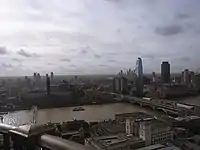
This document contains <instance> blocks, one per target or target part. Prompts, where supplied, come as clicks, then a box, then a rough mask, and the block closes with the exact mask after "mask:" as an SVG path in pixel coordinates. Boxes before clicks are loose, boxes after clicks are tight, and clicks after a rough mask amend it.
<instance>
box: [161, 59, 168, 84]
mask: <svg viewBox="0 0 200 150" xmlns="http://www.w3.org/2000/svg"><path fill="white" fill-rule="evenodd" d="M161 78H162V82H163V83H170V64H169V62H167V61H164V62H162V64H161Z"/></svg>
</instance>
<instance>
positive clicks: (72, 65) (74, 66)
mask: <svg viewBox="0 0 200 150" xmlns="http://www.w3.org/2000/svg"><path fill="white" fill-rule="evenodd" d="M69 66H70V67H72V68H76V67H77V66H76V65H75V64H70V65H69Z"/></svg>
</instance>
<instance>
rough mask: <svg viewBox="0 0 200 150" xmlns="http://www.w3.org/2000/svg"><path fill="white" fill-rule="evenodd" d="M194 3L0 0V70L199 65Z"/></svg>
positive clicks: (70, 70)
mask: <svg viewBox="0 0 200 150" xmlns="http://www.w3.org/2000/svg"><path fill="white" fill-rule="evenodd" d="M199 6H200V1H199V0H189V1H188V0H162V1H161V0H151V2H150V1H149V0H95V1H94V0H67V1H66V0H34V1H33V0H18V1H13V0H2V1H1V2H0V17H1V25H0V33H1V34H0V41H1V46H0V57H1V58H0V64H1V65H0V67H1V68H0V69H1V72H0V75H1V76H2V75H32V73H33V72H41V74H46V73H48V72H51V71H54V72H55V74H111V73H117V72H118V71H119V70H121V69H126V68H134V67H135V61H136V59H137V58H138V57H142V58H143V63H144V71H145V72H152V71H155V72H160V63H161V62H162V61H166V60H167V61H169V62H170V63H171V66H172V72H179V71H181V70H182V69H184V68H189V69H192V70H194V71H196V70H198V68H200V66H198V64H200V59H199V56H200V50H199V49H200V44H199V40H198V39H199V37H200V20H199V19H198V18H199V14H200V9H199Z"/></svg>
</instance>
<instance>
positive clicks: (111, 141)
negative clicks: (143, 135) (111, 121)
mask: <svg viewBox="0 0 200 150" xmlns="http://www.w3.org/2000/svg"><path fill="white" fill-rule="evenodd" d="M85 145H86V146H89V147H91V148H93V149H96V150H105V149H106V150H122V149H126V150H133V149H138V148H141V147H144V146H145V141H144V140H142V139H140V138H138V137H134V136H127V135H126V134H117V135H110V136H101V137H94V138H88V139H86V140H85Z"/></svg>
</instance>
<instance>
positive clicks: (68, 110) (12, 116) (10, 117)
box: [3, 103, 161, 125]
mask: <svg viewBox="0 0 200 150" xmlns="http://www.w3.org/2000/svg"><path fill="white" fill-rule="evenodd" d="M82 107H83V108H84V109H85V110H84V111H73V109H74V108H75V107H63V108H51V109H40V110H38V111H37V113H36V114H35V117H34V111H33V110H22V111H17V112H12V113H9V114H7V115H4V120H3V122H4V123H6V124H12V125H22V124H27V123H30V122H32V121H33V118H35V121H36V124H44V123H48V122H53V123H56V122H62V121H69V120H74V119H77V120H79V119H84V120H86V121H103V120H108V119H114V116H115V114H120V113H131V112H138V111H141V112H145V113H148V114H152V115H156V114H157V113H158V112H156V111H153V110H151V109H148V108H146V109H145V108H143V107H140V106H137V105H132V104H129V103H114V104H104V105H84V106H82ZM160 113H161V112H160Z"/></svg>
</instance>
